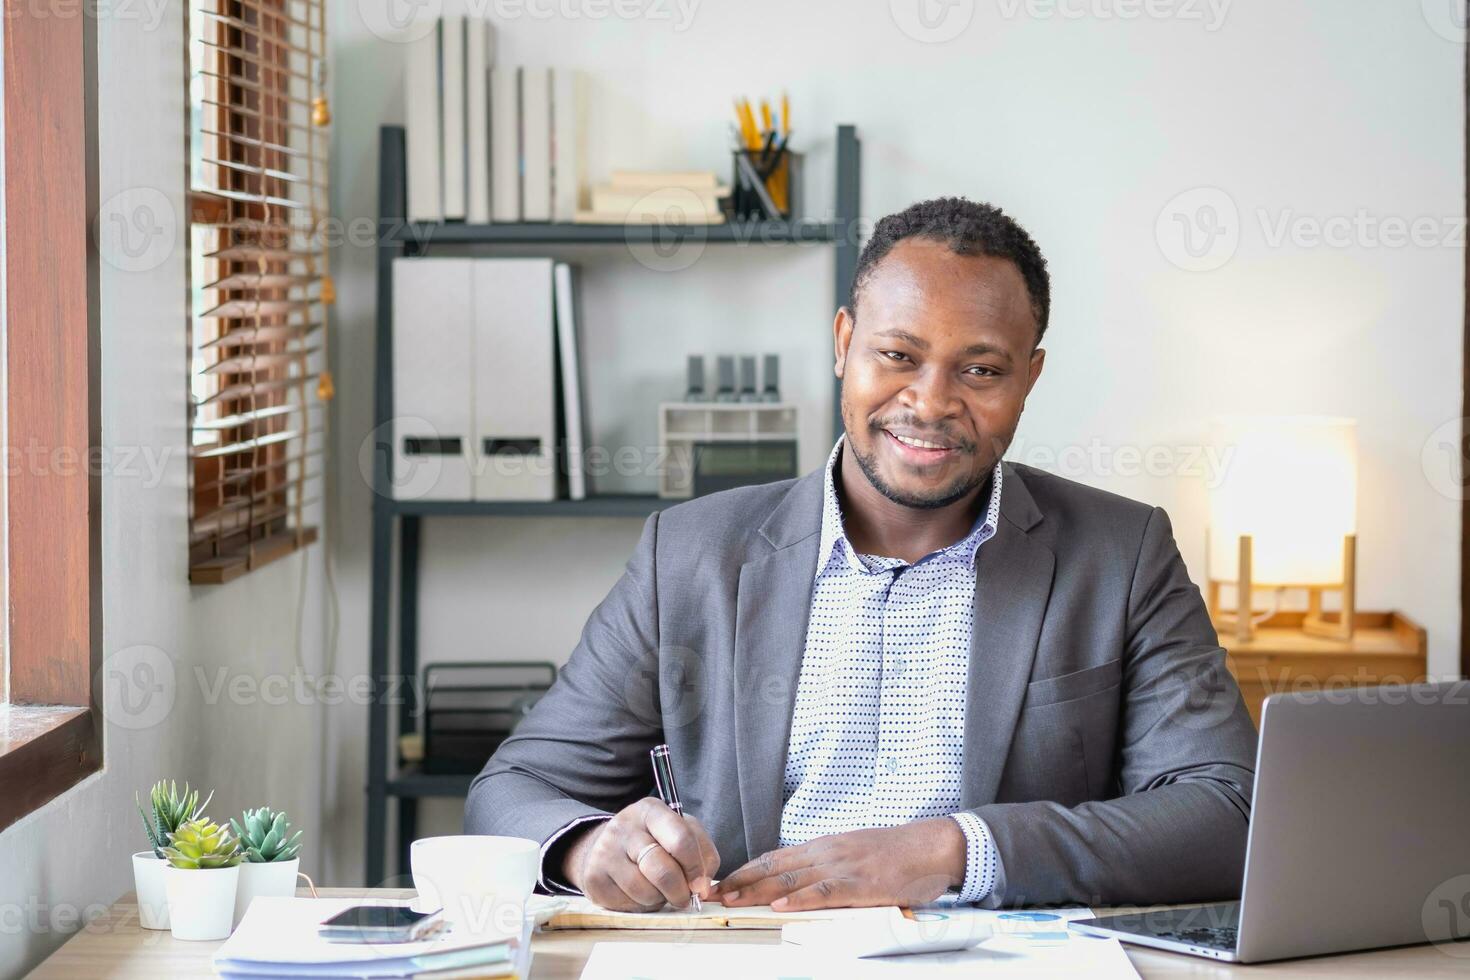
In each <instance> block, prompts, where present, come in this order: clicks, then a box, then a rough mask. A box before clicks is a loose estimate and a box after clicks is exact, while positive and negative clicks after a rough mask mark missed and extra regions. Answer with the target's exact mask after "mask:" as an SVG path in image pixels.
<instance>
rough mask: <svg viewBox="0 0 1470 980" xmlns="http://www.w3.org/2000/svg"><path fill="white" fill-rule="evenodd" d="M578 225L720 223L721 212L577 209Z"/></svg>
mask: <svg viewBox="0 0 1470 980" xmlns="http://www.w3.org/2000/svg"><path fill="white" fill-rule="evenodd" d="M572 223H573V224H578V225H680V224H682V225H722V224H724V223H725V215H724V213H723V212H718V211H717V212H715V213H713V214H709V213H705V214H689V213H685V212H674V213H670V212H667V211H666V212H664V213H657V212H653V211H624V212H622V213H619V212H616V211H578V212H577V214H576V217H574V218H573V219H572Z"/></svg>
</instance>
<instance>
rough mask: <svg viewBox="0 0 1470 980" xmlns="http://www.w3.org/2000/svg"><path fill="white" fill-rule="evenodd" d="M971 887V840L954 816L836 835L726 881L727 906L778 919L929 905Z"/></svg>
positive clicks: (722, 894) (767, 857) (722, 891)
mask: <svg viewBox="0 0 1470 980" xmlns="http://www.w3.org/2000/svg"><path fill="white" fill-rule="evenodd" d="M964 880H965V833H964V831H963V830H961V829H960V825H959V824H958V823H956V822H955V821H953V820H951V819H950V818H949V817H937V818H934V819H929V820H916V821H914V822H913V823H908V824H904V825H903V826H901V827H884V828H880V829H875V830H854V831H849V832H848V833H845V834H832V835H830V836H827V837H818V838H817V839H816V840H812V841H808V842H807V843H805V844H798V845H796V846H795V847H785V848H782V849H780V850H777V851H769V852H767V853H765V854H762V855H761V856H760V857H758V858H756V859H755V860H753V861H750V862H748V863H747V864H746V865H745V866H744V867H742V868H740V869H739V870H737V871H736V872H735V873H734V874H732V875H730V877H728V878H726V879H725V880H724V881H721V882H720V886H719V888H718V889H717V890H716V893H715V897H716V898H718V899H719V900H720V902H721V903H722V904H724V905H728V906H739V905H769V906H771V908H772V909H774V910H775V911H777V912H796V911H801V910H804V909H831V908H855V907H859V906H873V905H899V906H903V907H909V906H913V905H924V904H926V903H928V902H932V901H934V899H936V898H938V897H939V896H940V895H942V894H944V892H945V890H946V889H948V888H957V887H959V886H960V885H962V884H964Z"/></svg>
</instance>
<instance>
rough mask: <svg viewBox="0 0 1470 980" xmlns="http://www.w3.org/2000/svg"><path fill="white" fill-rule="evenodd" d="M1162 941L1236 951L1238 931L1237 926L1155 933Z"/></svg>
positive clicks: (1204, 927) (1205, 927)
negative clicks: (1168, 940)
mask: <svg viewBox="0 0 1470 980" xmlns="http://www.w3.org/2000/svg"><path fill="white" fill-rule="evenodd" d="M1154 935H1156V936H1158V937H1159V938H1160V939H1172V940H1174V941H1175V942H1180V943H1189V944H1191V945H1193V946H1208V947H1210V948H1211V949H1230V950H1233V949H1235V944H1236V939H1237V938H1238V930H1237V929H1236V927H1235V926H1203V927H1200V928H1197V929H1176V930H1170V931H1159V932H1156V933H1154Z"/></svg>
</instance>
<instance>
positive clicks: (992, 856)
mask: <svg viewBox="0 0 1470 980" xmlns="http://www.w3.org/2000/svg"><path fill="white" fill-rule="evenodd" d="M950 817H951V818H953V820H954V821H955V823H957V824H959V825H960V830H962V831H963V832H964V834H965V882H964V884H963V885H961V886H960V891H959V896H958V900H959V901H961V902H978V901H980V900H981V899H982V898H984V897H985V896H987V895H989V894H990V892H991V890H992V889H994V888H995V881H996V878H997V877H998V876H999V874H1000V855H998V854H997V853H996V851H995V840H994V839H993V838H992V837H991V836H990V828H989V827H987V826H986V825H985V821H984V820H981V819H980V818H979V817H977V816H975V815H974V814H973V813H970V812H968V811H964V810H961V811H960V812H959V813H951V814H950Z"/></svg>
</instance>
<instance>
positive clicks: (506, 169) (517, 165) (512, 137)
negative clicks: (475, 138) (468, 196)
mask: <svg viewBox="0 0 1470 980" xmlns="http://www.w3.org/2000/svg"><path fill="white" fill-rule="evenodd" d="M520 134H521V70H520V69H519V68H492V69H491V70H490V211H491V220H493V221H520V220H521V160H520V156H521V135H520Z"/></svg>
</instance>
